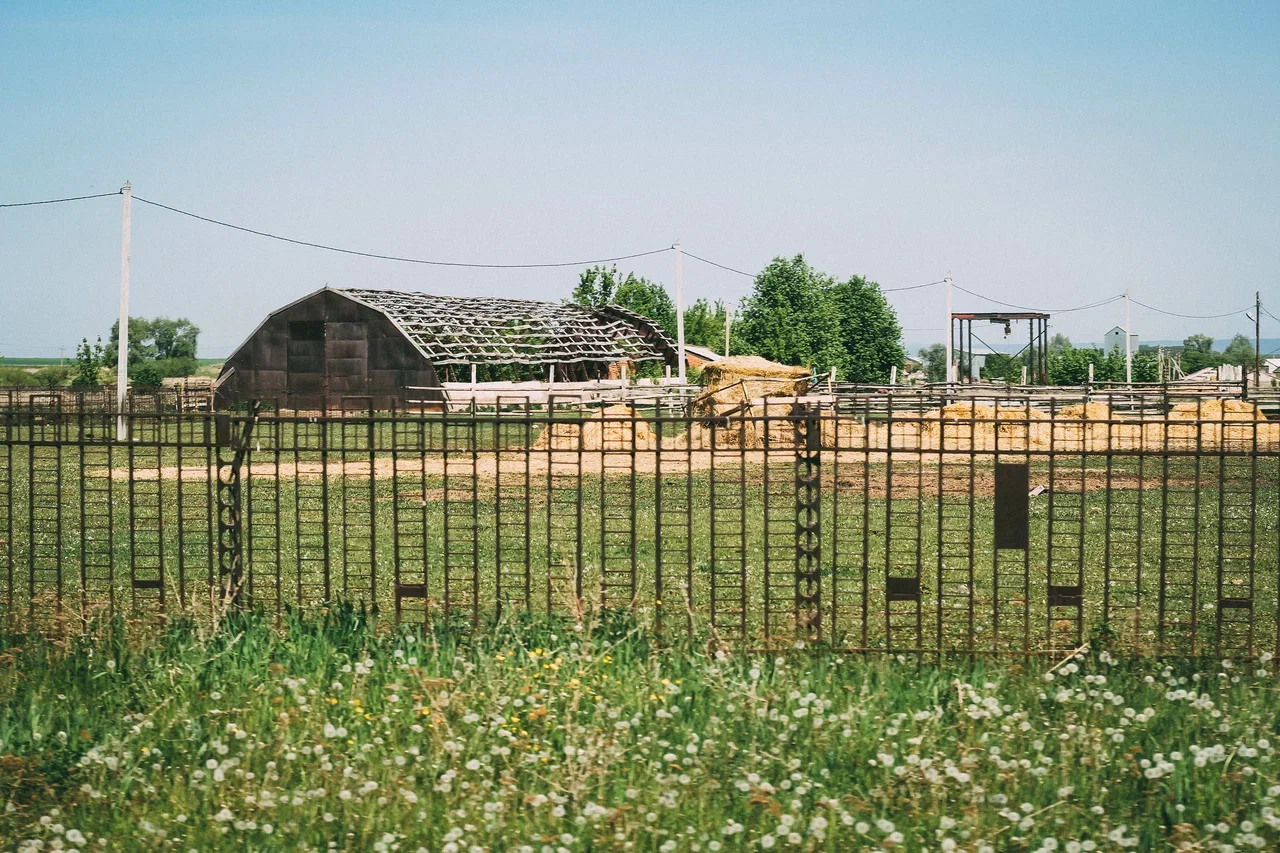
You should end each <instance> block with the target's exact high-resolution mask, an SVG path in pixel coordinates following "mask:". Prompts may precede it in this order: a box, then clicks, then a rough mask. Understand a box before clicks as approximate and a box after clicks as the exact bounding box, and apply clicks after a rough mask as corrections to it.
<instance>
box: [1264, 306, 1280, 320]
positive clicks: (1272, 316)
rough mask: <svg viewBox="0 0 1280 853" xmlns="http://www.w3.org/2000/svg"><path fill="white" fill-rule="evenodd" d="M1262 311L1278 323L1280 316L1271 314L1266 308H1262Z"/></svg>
mask: <svg viewBox="0 0 1280 853" xmlns="http://www.w3.org/2000/svg"><path fill="white" fill-rule="evenodd" d="M1262 313H1263V314H1266V315H1267V316H1268V317H1270V318H1271V319H1272V320H1275V321H1276V322H1277V323H1280V317H1277V316H1276V315H1275V314H1272V313H1271V312H1270V311H1268V310H1267V309H1266V308H1263V309H1262Z"/></svg>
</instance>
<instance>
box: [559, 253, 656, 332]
mask: <svg viewBox="0 0 1280 853" xmlns="http://www.w3.org/2000/svg"><path fill="white" fill-rule="evenodd" d="M570 301H571V302H576V303H578V304H579V305H587V306H589V307H592V308H599V307H602V306H604V305H620V306H622V307H623V308H626V309H627V310H628V311H634V312H635V313H637V314H639V315H641V316H642V317H647V318H648V319H650V320H652V321H653V322H654V323H656V324H657V325H658V326H659V327H660V328H661V329H662V330H663V331H664V332H666V333H667V335H668V336H670V337H671V338H672V339H674V338H675V337H676V306H675V303H674V302H672V301H671V297H670V295H668V294H667V289H666V288H665V287H663V286H662V285H661V284H658V283H657V282H655V281H649V280H648V279H647V278H637V277H636V275H635V273H630V272H629V273H627V276H626V278H623V277H622V276H621V275H619V273H618V267H617V266H616V265H615V266H612V267H608V268H606V267H604V266H594V267H591V268H590V269H587V270H584V271H583V272H582V273H580V274H579V276H578V286H577V287H575V288H574V289H573V296H571V297H570Z"/></svg>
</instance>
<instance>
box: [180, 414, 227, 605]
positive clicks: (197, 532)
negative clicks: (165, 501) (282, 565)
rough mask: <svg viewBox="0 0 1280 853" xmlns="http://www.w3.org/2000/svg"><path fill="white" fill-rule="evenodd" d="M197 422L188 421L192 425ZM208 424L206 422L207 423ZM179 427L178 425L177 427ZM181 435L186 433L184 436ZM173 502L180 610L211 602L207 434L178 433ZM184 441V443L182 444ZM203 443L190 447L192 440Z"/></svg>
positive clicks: (211, 472) (212, 477) (212, 532)
mask: <svg viewBox="0 0 1280 853" xmlns="http://www.w3.org/2000/svg"><path fill="white" fill-rule="evenodd" d="M198 423H199V422H196V421H191V422H189V425H191V426H194V425H196V424H198ZM206 423H207V422H206ZM180 426H181V425H180ZM183 433H186V434H185V435H184V434H183ZM178 435H179V443H178V445H177V447H176V451H175V452H176V457H177V474H176V477H175V479H174V486H173V492H174V499H175V503H176V506H175V507H174V509H175V516H176V519H177V524H176V525H175V526H176V527H177V538H178V542H177V558H178V559H177V592H178V607H179V608H180V609H182V610H185V609H187V608H188V607H194V606H197V605H198V604H200V603H201V602H203V603H204V606H205V607H206V608H207V607H208V606H209V603H210V602H211V601H212V593H211V590H212V588H213V586H214V584H213V576H214V565H215V563H216V561H217V560H216V556H215V551H216V547H215V536H216V529H217V528H216V526H215V523H214V512H215V506H216V501H215V500H214V494H213V492H214V485H215V481H216V479H217V477H216V470H215V465H214V459H213V445H212V443H211V442H209V441H208V437H207V436H206V435H200V434H199V433H198V432H194V431H188V430H181V429H180V430H179V431H178ZM184 439H185V441H184ZM200 439H202V440H203V441H202V442H201V444H197V445H195V446H192V445H191V444H190V443H189V442H192V441H193V440H200Z"/></svg>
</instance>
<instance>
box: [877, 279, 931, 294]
mask: <svg viewBox="0 0 1280 853" xmlns="http://www.w3.org/2000/svg"><path fill="white" fill-rule="evenodd" d="M946 283H947V280H946V279H945V278H944V279H942V280H941V281H929V282H925V283H924V284H913V285H910V286H909V287H882V288H880V292H881V293H900V292H902V291H904V290H919V289H920V288H922V287H934V286H936V285H939V284H946Z"/></svg>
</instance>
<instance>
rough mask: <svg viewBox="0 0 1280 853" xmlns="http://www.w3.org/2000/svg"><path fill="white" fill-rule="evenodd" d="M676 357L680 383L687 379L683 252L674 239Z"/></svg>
mask: <svg viewBox="0 0 1280 853" xmlns="http://www.w3.org/2000/svg"><path fill="white" fill-rule="evenodd" d="M675 250H676V358H678V359H679V360H680V364H679V365H677V369H678V370H679V371H680V372H679V374H678V375H679V377H680V384H681V385H683V384H685V382H686V381H687V377H686V376H685V364H684V271H683V269H682V267H683V265H684V264H683V262H684V252H683V251H681V249H680V241H679V240H676V245H675Z"/></svg>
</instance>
